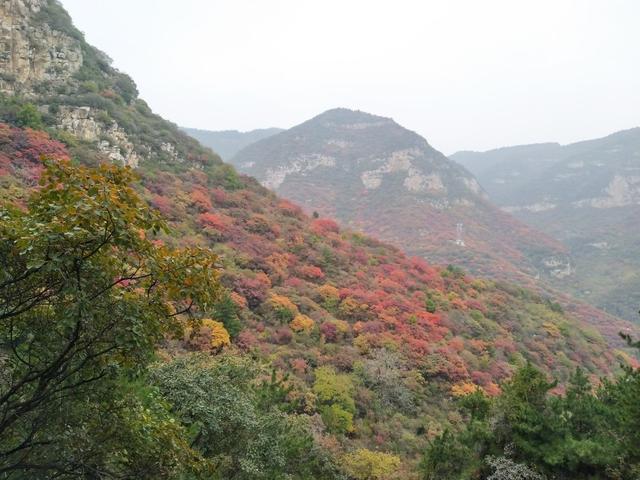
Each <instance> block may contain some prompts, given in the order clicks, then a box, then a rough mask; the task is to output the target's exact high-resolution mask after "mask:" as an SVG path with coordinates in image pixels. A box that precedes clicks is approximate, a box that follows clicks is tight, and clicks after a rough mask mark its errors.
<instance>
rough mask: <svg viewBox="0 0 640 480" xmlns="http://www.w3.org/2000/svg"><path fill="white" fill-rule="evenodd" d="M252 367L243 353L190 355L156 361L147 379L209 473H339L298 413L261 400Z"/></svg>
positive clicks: (297, 476)
mask: <svg viewBox="0 0 640 480" xmlns="http://www.w3.org/2000/svg"><path fill="white" fill-rule="evenodd" d="M256 367H257V366H256V365H255V364H253V363H252V362H251V361H250V360H249V359H248V358H244V357H241V356H235V355H221V356H218V357H215V358H211V357H208V356H203V355H191V356H185V357H181V358H177V359H175V360H174V361H173V362H171V363H166V364H160V365H157V366H156V367H155V368H154V369H153V371H152V374H151V379H152V381H153V382H154V383H155V384H156V385H158V388H159V389H160V391H161V392H162V395H163V396H164V397H165V398H166V399H167V400H168V401H169V402H170V403H171V404H172V405H174V413H175V415H176V416H177V417H178V418H179V419H180V420H181V421H182V422H183V423H184V424H185V425H186V426H187V428H188V429H189V431H190V437H191V445H193V447H194V448H195V449H197V450H198V451H199V452H200V453H201V454H202V455H203V456H204V457H205V458H207V459H209V461H211V462H212V463H213V465H215V475H214V476H213V477H212V478H219V479H225V480H227V479H229V480H230V479H247V480H248V479H260V478H264V479H269V480H271V479H274V480H277V479H282V480H284V479H310V478H318V479H332V478H338V476H337V475H338V474H337V472H336V469H335V467H334V466H333V465H332V463H331V462H330V460H329V459H328V457H327V456H326V454H325V453H324V452H322V450H321V449H319V448H318V447H317V446H316V445H315V444H314V441H313V437H312V436H311V434H310V431H309V429H308V426H307V425H306V424H305V421H304V420H303V419H302V418H300V417H297V416H288V415H286V414H284V413H282V412H281V411H280V410H279V409H278V408H276V407H275V406H274V405H272V404H270V403H271V402H264V401H259V399H260V398H263V399H264V398H265V397H264V396H263V395H259V394H258V393H257V392H256V389H255V388H254V380H255V377H256V375H257V373H258V372H259V368H256Z"/></svg>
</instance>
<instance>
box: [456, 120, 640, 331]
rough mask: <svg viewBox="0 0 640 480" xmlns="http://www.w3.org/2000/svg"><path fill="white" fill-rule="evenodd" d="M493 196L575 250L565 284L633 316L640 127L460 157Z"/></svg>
mask: <svg viewBox="0 0 640 480" xmlns="http://www.w3.org/2000/svg"><path fill="white" fill-rule="evenodd" d="M453 158H454V159H455V160H457V161H460V162H461V163H463V164H464V165H465V166H467V167H468V168H469V169H470V170H471V171H473V172H474V173H476V175H477V176H478V178H479V180H480V182H481V183H482V185H483V186H484V187H485V188H486V190H487V192H489V194H490V195H491V198H492V200H494V201H495V202H496V203H497V204H499V205H500V206H502V207H503V208H504V209H505V210H507V211H509V212H511V213H512V214H513V215H515V216H516V217H518V218H520V219H521V220H522V221H524V222H526V223H528V224H529V225H532V226H534V227H535V228H538V229H540V230H542V231H544V232H546V233H548V234H549V235H552V236H553V237H554V238H557V239H558V240H560V241H562V242H563V243H564V244H565V245H567V247H568V248H569V249H570V252H571V257H572V259H573V270H574V273H573V275H571V276H569V277H567V278H565V279H563V281H562V282H555V283H556V286H557V287H558V288H562V289H564V290H565V291H567V292H569V293H571V294H572V295H574V296H576V297H577V298H581V299H584V300H586V301H588V302H590V303H591V304H593V305H596V306H597V307H599V308H602V309H604V310H606V311H608V312H610V313H612V314H614V315H618V316H622V317H623V318H626V319H628V320H632V321H635V320H637V315H636V310H637V306H638V304H639V303H640V274H639V273H638V272H639V271H640V263H639V259H640V255H639V253H640V250H639V249H640V244H639V243H638V235H637V226H638V224H639V223H640V176H639V172H640V128H632V129H629V130H624V131H621V132H616V133H614V134H611V135H609V136H607V137H604V138H599V139H595V140H588V141H584V142H578V143H574V144H569V145H558V144H541V145H529V146H526V145H525V146H518V147H508V148H502V149H498V150H493V151H489V152H483V153H480V152H461V153H458V154H456V155H454V156H453Z"/></svg>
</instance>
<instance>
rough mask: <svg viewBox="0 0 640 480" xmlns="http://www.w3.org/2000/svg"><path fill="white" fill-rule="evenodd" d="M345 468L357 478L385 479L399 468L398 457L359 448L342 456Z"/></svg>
mask: <svg viewBox="0 0 640 480" xmlns="http://www.w3.org/2000/svg"><path fill="white" fill-rule="evenodd" d="M343 461H344V467H345V470H346V471H347V473H348V474H349V475H351V476H352V477H353V478H355V479H357V480H386V479H389V478H391V475H393V474H394V473H395V472H396V471H397V470H398V468H400V457H398V456H396V455H391V454H389V453H384V452H373V451H371V450H367V449H366V448H361V449H359V450H356V451H355V452H351V453H348V454H346V455H345V456H344V458H343Z"/></svg>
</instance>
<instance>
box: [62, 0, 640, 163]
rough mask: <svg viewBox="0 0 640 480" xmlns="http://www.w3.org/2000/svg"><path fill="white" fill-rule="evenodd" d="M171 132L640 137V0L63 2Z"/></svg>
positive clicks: (478, 143)
mask: <svg viewBox="0 0 640 480" xmlns="http://www.w3.org/2000/svg"><path fill="white" fill-rule="evenodd" d="M62 3H63V4H64V6H65V7H66V8H67V9H68V10H69V12H70V14H71V15H72V17H73V19H74V21H75V23H76V25H77V26H78V27H79V28H80V29H81V30H83V31H85V32H86V35H87V39H88V40H89V41H90V42H91V43H93V44H95V45H96V46H98V47H99V48H101V49H103V50H104V51H105V52H107V53H108V54H109V55H110V56H111V57H112V58H113V59H114V61H115V66H116V67H118V68H120V69H121V70H123V71H125V72H127V73H129V74H131V75H132V76H133V78H134V79H135V80H136V82H137V83H138V86H139V88H140V91H141V95H142V96H143V98H145V99H146V100H147V101H148V102H149V103H150V105H151V107H152V108H153V109H154V110H156V111H157V112H158V113H160V114H162V115H164V116H166V117H168V118H169V119H171V120H172V121H174V122H176V123H178V124H181V125H188V126H191V127H197V128H201V129H208V130H228V129H238V130H252V129H255V128H263V127H270V126H278V127H283V128H288V127H291V126H293V125H296V124H298V123H300V122H302V121H304V120H306V119H308V118H311V117H313V116H314V115H317V114H318V113H320V112H322V111H324V110H327V109H330V108H333V107H338V106H340V107H348V108H354V109H361V110H365V111H368V112H372V113H375V114H378V115H383V116H387V117H392V118H394V119H395V120H396V121H398V122H399V123H401V124H402V125H405V126H407V127H408V128H410V129H412V130H415V131H417V132H418V133H419V134H421V135H423V136H424V137H426V138H427V139H428V140H429V142H430V143H431V144H432V145H433V146H434V147H436V148H438V149H439V150H442V151H444V152H445V153H452V152H454V151H457V150H464V149H472V150H486V149H490V148H494V147H498V146H502V145H512V144H524V143H534V142H539V141H558V142H561V143H569V142H573V141H576V140H580V139H585V138H593V137H598V136H604V135H606V134H608V133H611V132H613V131H616V130H621V129H624V128H630V127H633V126H637V125H640V120H639V113H640V94H639V91H638V86H640V48H638V46H639V45H640V29H639V28H638V18H640V2H638V1H636V0H600V1H589V0H574V1H570V0H539V1H524V0H523V1H517V2H514V1H512V0H503V1H496V0H485V1H477V0H467V1H462V0H452V1H446V2H444V1H419V0H415V1H406V0H393V1H391V0H387V1H376V0H349V1H344V0H324V1H310V0H306V1H305V0H272V1H269V2H265V1H259V0H233V1H231V0H226V1H223V0H181V1H180V2H176V1H175V0H135V1H131V0H109V1H108V2H105V1H99V0H62Z"/></svg>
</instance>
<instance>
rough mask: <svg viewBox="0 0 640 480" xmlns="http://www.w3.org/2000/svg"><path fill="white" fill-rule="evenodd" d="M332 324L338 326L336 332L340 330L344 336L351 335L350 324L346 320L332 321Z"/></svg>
mask: <svg viewBox="0 0 640 480" xmlns="http://www.w3.org/2000/svg"><path fill="white" fill-rule="evenodd" d="M331 323H333V324H334V325H335V326H336V330H338V333H341V334H343V335H344V334H346V333H349V323H348V322H345V321H344V320H331Z"/></svg>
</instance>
